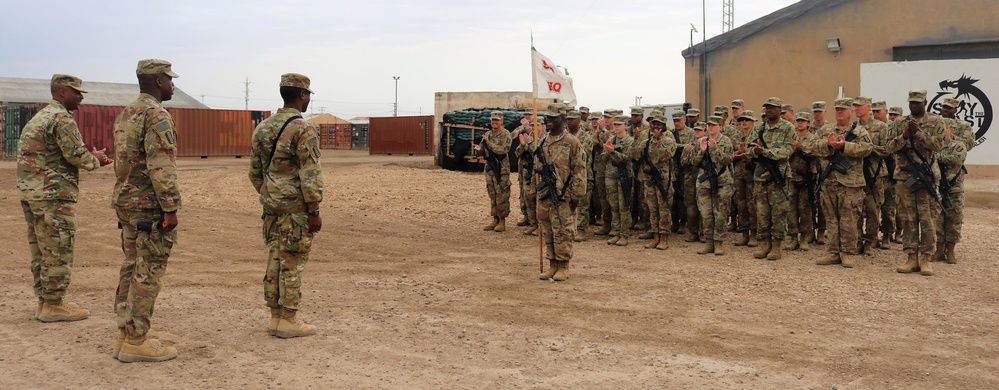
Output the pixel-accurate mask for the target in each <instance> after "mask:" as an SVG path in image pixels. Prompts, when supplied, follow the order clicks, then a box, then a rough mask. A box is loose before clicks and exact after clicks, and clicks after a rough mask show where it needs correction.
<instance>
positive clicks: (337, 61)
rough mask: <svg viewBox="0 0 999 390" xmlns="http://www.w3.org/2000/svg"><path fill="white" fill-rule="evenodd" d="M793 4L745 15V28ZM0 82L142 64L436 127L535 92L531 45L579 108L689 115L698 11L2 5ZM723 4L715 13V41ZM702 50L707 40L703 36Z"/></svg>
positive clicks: (639, 6)
mask: <svg viewBox="0 0 999 390" xmlns="http://www.w3.org/2000/svg"><path fill="white" fill-rule="evenodd" d="M794 2H795V1H793V0H771V1H766V2H763V1H755V0H754V1H748V0H738V1H736V4H735V25H736V26H737V27H738V26H741V25H743V24H745V23H747V22H749V21H752V20H754V19H756V18H759V17H761V16H763V15H766V14H769V13H771V12H773V11H776V10H778V9H780V8H783V7H786V6H788V5H790V4H792V3H794ZM0 4H2V5H0V10H2V13H3V17H2V20H3V21H2V22H0V37H2V38H3V39H2V40H0V57H2V60H0V76H3V77H26V78H46V79H47V78H49V77H51V75H52V74H53V73H69V74H72V75H75V76H78V77H81V78H83V79H84V81H106V82H124V83H134V82H135V73H134V72H135V64H136V62H137V61H138V60H139V59H143V58H162V59H166V60H169V61H171V62H173V64H174V68H173V69H174V71H175V72H177V73H178V74H179V75H180V76H181V77H180V78H179V79H177V80H175V82H176V85H177V87H178V88H180V89H182V90H183V91H184V92H187V93H188V94H189V95H191V96H193V97H195V98H196V99H202V95H203V99H204V102H205V103H206V104H208V105H209V106H211V107H213V108H232V109H242V108H243V106H244V99H243V96H244V93H243V90H244V83H243V82H244V80H245V79H246V78H247V77H248V78H249V80H250V82H251V84H250V87H249V89H250V94H249V95H250V101H249V108H250V109H257V110H273V109H275V108H277V107H279V106H280V105H281V102H280V96H279V95H278V88H277V84H278V80H279V76H280V74H281V73H285V72H297V73H303V74H305V75H307V76H309V77H310V78H312V89H313V90H314V91H315V92H316V94H315V95H314V96H313V104H312V109H313V110H314V111H316V112H318V111H319V110H320V108H321V107H322V108H324V110H325V111H326V112H332V113H333V114H335V115H337V116H340V117H344V118H351V117H354V116H390V115H392V103H393V100H394V95H393V94H394V88H395V81H393V79H392V76H399V77H400V80H399V115H417V114H420V113H423V114H432V113H433V104H434V92H464V91H530V90H531V62H530V61H531V59H530V39H531V33H532V32H533V34H534V46H535V47H536V48H537V49H538V51H539V52H541V53H542V54H544V55H545V56H547V57H549V58H551V59H552V60H553V61H555V62H556V63H557V64H559V65H560V66H563V67H565V68H567V69H568V70H569V73H570V76H572V77H573V83H574V85H575V87H576V94H577V96H578V98H579V104H580V105H586V106H589V107H591V108H593V109H596V110H600V109H604V108H607V107H615V108H621V109H624V108H627V107H629V106H631V105H634V103H635V96H641V97H642V104H672V103H681V102H683V95H684V89H683V77H684V61H683V57H682V56H681V55H680V52H681V51H682V50H684V49H686V48H687V47H688V46H689V44H690V24H691V23H694V24H695V25H696V26H697V29H698V31H703V30H704V29H703V28H702V27H701V23H702V20H701V15H702V12H701V8H702V2H701V1H677V0H649V1H645V0H619V1H598V0H580V1H563V2H539V1H520V0H506V1H502V2H497V1H476V0H466V1H435V0H412V1H388V0H365V1H300V2H279V1H245V0H244V1H223V0H219V1H205V0H200V1H186V0H185V1H170V2H155V1H134V0H133V1H128V2H113V1H76V2H64V1H54V2H51V1H50V2H46V3H45V6H39V5H36V4H32V3H31V2H25V1H14V0H0ZM721 15H722V0H709V1H708V4H707V29H706V30H707V37H708V38H709V39H710V38H711V37H712V36H715V35H718V34H720V33H721V21H722V16H721ZM694 40H695V42H698V41H700V40H701V33H696V34H694Z"/></svg>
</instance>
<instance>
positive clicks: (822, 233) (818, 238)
mask: <svg viewBox="0 0 999 390" xmlns="http://www.w3.org/2000/svg"><path fill="white" fill-rule="evenodd" d="M815 243H816V244H819V245H825V244H826V229H819V233H818V234H816V235H815Z"/></svg>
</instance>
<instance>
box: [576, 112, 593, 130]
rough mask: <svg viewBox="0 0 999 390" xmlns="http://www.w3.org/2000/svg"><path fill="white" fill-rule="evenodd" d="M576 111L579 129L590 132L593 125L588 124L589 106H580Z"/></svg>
mask: <svg viewBox="0 0 999 390" xmlns="http://www.w3.org/2000/svg"><path fill="white" fill-rule="evenodd" d="M577 111H579V122H580V123H579V129H580V130H582V131H585V132H587V133H592V132H593V126H592V125H590V108H589V107H587V106H582V107H579V110H577Z"/></svg>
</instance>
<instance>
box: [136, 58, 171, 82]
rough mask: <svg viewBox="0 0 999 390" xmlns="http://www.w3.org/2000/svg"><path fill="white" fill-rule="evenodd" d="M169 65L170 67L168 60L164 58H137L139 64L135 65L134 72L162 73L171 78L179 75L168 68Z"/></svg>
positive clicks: (138, 73)
mask: <svg viewBox="0 0 999 390" xmlns="http://www.w3.org/2000/svg"><path fill="white" fill-rule="evenodd" d="M170 67H171V64H170V61H166V60H156V59H148V60H139V64H138V65H137V66H136V67H135V74H137V75H140V74H160V73H163V74H165V75H167V76H170V77H173V78H178V77H180V76H177V74H176V73H174V72H173V70H172V69H170Z"/></svg>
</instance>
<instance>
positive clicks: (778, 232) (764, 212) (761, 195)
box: [749, 97, 798, 260]
mask: <svg viewBox="0 0 999 390" xmlns="http://www.w3.org/2000/svg"><path fill="white" fill-rule="evenodd" d="M781 105H782V102H781V100H780V99H779V98H776V97H772V98H769V99H767V101H766V102H765V103H763V111H764V112H765V113H766V120H765V121H764V122H763V123H760V124H759V125H758V126H757V127H756V129H755V130H754V132H753V136H752V137H751V138H750V145H749V149H750V154H751V155H752V156H753V157H754V158H755V159H756V171H755V172H754V173H753V180H754V181H755V182H756V183H754V185H755V187H756V223H757V225H758V228H759V234H760V238H761V239H762V240H764V242H763V243H762V244H761V245H760V250H759V251H757V252H756V253H754V254H753V256H754V257H756V258H757V259H762V258H766V259H768V260H780V258H781V247H782V246H783V245H784V236H785V235H786V234H787V212H788V209H789V208H790V207H791V205H790V202H789V199H788V197H787V193H786V191H787V180H786V179H787V178H788V177H790V173H791V167H790V166H789V165H788V163H787V159H788V158H790V157H791V154H792V153H794V145H795V143H796V141H797V138H798V137H797V136H795V134H794V126H793V125H791V122H788V121H786V120H784V119H782V118H781V117H780V113H781ZM768 165H769V166H770V168H772V170H771V169H768V168H767V167H768ZM775 175H777V176H780V177H775ZM778 182H779V183H778Z"/></svg>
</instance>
